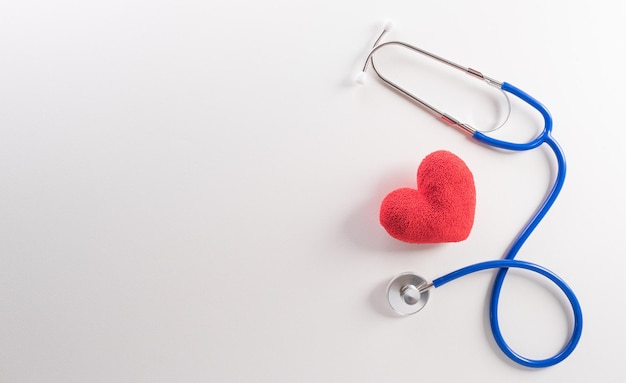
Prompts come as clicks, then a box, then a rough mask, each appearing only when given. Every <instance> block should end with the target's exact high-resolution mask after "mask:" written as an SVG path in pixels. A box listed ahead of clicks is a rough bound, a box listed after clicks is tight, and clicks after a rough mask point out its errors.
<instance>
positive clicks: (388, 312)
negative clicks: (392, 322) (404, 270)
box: [368, 280, 402, 318]
mask: <svg viewBox="0 0 626 383" xmlns="http://www.w3.org/2000/svg"><path fill="white" fill-rule="evenodd" d="M388 284H389V281H388V280H385V281H381V282H379V283H378V284H376V286H375V287H374V289H373V290H372V292H371V293H370V295H369V297H368V301H369V304H370V306H371V307H372V308H373V309H374V311H376V312H377V313H378V314H380V315H382V316H386V317H389V318H402V316H401V315H399V314H396V313H395V312H394V311H393V310H392V309H391V306H389V302H387V285H388Z"/></svg>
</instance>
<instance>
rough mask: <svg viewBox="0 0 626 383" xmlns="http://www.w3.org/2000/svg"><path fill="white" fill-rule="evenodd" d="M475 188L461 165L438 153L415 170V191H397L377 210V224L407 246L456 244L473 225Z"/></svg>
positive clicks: (451, 156)
mask: <svg viewBox="0 0 626 383" xmlns="http://www.w3.org/2000/svg"><path fill="white" fill-rule="evenodd" d="M475 210H476V188H475V186H474V177H473V175H472V172H471V171H470V170H469V168H468V167H467V165H466V164H465V162H463V160H461V159H460V158H459V157H457V156H456V155H454V154H452V153H450V152H448V151H445V150H440V151H436V152H433V153H431V154H429V155H428V156H426V158H424V160H422V163H421V164H420V166H419V168H418V169H417V189H410V188H402V189H397V190H395V191H393V192H391V193H389V194H388V195H387V197H385V199H384V200H383V202H382V204H381V207H380V223H381V224H382V225H383V227H384V228H385V230H387V232H388V233H389V234H390V235H391V236H392V237H394V238H396V239H399V240H400V241H403V242H409V243H421V244H426V243H442V242H459V241H463V240H465V239H467V237H468V236H469V234H470V231H471V230H472V226H473V225H474V213H475Z"/></svg>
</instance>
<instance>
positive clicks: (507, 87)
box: [356, 23, 583, 368]
mask: <svg viewBox="0 0 626 383" xmlns="http://www.w3.org/2000/svg"><path fill="white" fill-rule="evenodd" d="M390 27H391V24H390V23H387V24H386V25H385V27H384V29H383V32H382V33H381V34H380V36H379V37H378V38H377V39H376V42H375V43H374V45H373V48H372V49H371V50H370V52H369V54H368V55H367V58H366V60H365V64H364V65H363V69H362V71H361V72H359V75H358V76H357V79H356V81H357V82H358V83H363V81H364V79H365V73H366V71H367V69H368V65H371V67H372V69H373V70H374V72H375V73H376V75H377V76H378V77H379V78H380V79H381V80H382V81H383V82H384V83H385V84H386V85H388V86H390V87H391V88H393V89H395V90H396V91H398V92H400V94H402V95H404V96H406V97H408V98H410V99H411V100H413V101H415V102H416V103H418V104H419V105H421V106H422V107H424V108H425V109H426V110H428V111H430V112H432V113H433V114H434V115H436V116H437V117H438V118H441V119H442V120H443V121H445V122H446V123H448V124H450V125H453V126H456V127H458V128H460V129H461V130H462V131H464V132H466V133H468V134H470V135H471V136H472V138H474V139H475V140H477V141H478V142H480V143H483V144H486V145H489V146H493V147H496V148H501V149H507V150H516V151H523V150H530V149H535V148H537V147H539V146H541V145H543V144H547V145H548V146H549V147H550V148H551V149H552V151H553V152H554V155H555V157H556V160H557V174H556V179H555V181H554V185H553V186H552V189H551V190H550V192H549V193H548V195H547V196H546V198H545V199H544V201H543V202H542V203H541V205H540V207H539V209H538V210H537V211H536V213H535V214H534V215H533V216H532V218H531V219H530V220H529V221H528V223H527V224H526V226H525V227H524V228H523V229H522V231H521V232H520V234H519V235H518V236H517V238H515V240H514V241H513V244H512V245H511V247H510V248H509V250H508V251H507V253H506V255H505V256H504V258H503V259H498V260H492V261H486V262H480V263H476V264H473V265H470V266H466V267H463V268H461V269H459V270H456V271H453V272H451V273H448V274H446V275H443V276H441V277H439V278H436V279H433V280H432V281H430V282H429V281H428V280H426V279H425V278H423V277H421V276H419V275H416V274H413V273H403V274H400V275H398V276H396V277H395V278H393V279H392V280H391V282H390V283H389V285H388V286H387V299H388V301H389V304H390V305H391V307H392V309H393V310H394V311H396V312H397V313H398V314H400V315H410V314H414V313H416V312H418V311H420V310H421V309H422V308H423V307H424V306H425V305H426V303H427V302H428V299H429V296H430V291H431V289H432V288H439V287H441V286H443V285H445V284H447V283H449V282H452V281H454V280H455V279H458V278H461V277H463V276H466V275H468V274H471V273H475V272H477V271H481V270H487V269H499V271H498V273H497V275H496V278H495V280H494V282H493V286H492V289H491V298H490V303H489V320H490V323H491V331H492V333H493V337H494V339H495V341H496V343H497V344H498V346H499V347H500V349H501V350H502V352H503V353H504V354H505V355H506V356H507V357H509V358H510V359H511V360H513V361H514V362H516V363H519V364H521V365H524V366H527V367H534V368H541V367H549V366H553V365H555V364H557V363H559V362H561V361H563V360H564V359H565V358H567V357H568V356H569V355H570V354H571V353H572V351H574V349H575V348H576V345H577V344H578V341H579V340H580V336H581V333H582V325H583V318H582V310H581V307H580V303H579V302H578V299H577V298H576V295H575V294H574V291H573V290H572V289H571V288H570V287H569V286H568V285H567V283H565V281H563V279H561V278H560V277H559V276H558V275H556V274H555V273H553V272H552V271H550V270H548V269H546V268H545V267H543V266H540V265H537V264H534V263H531V262H526V261H521V260H517V259H515V256H516V255H517V253H518V252H519V250H520V248H521V247H522V245H523V244H524V242H526V240H527V239H528V237H529V236H530V234H531V233H532V232H533V230H534V229H535V228H536V227H537V225H538V224H539V222H541V220H542V219H543V217H544V216H545V215H546V213H547V212H548V210H550V207H552V204H553V203H554V201H555V200H556V198H557V196H558V195H559V192H560V191H561V188H562V187H563V182H564V180H565V157H564V155H563V151H562V150H561V148H560V147H559V145H558V144H557V142H556V141H555V140H554V138H552V135H551V132H552V117H551V116H550V112H548V110H547V109H546V108H545V107H544V106H543V105H542V104H541V103H540V102H539V101H537V100H536V99H534V98H533V97H531V96H530V95H529V94H527V93H526V92H524V91H522V90H521V89H519V88H517V87H515V86H513V85H511V84H508V83H506V82H500V81H496V80H494V79H492V78H490V77H487V76H485V75H483V74H482V73H481V72H479V71H477V70H475V69H471V68H466V67H463V66H461V65H458V64H456V63H454V62H451V61H449V60H446V59H444V58H441V57H439V56H437V55H434V54H432V53H430V52H427V51H425V50H423V49H420V48H417V47H415V46H413V45H410V44H406V43H403V42H399V41H388V42H383V43H381V42H380V41H381V39H382V38H383V36H384V35H385V33H387V32H388V31H389V29H390ZM392 45H393V46H400V47H403V48H406V49H408V50H410V51H414V52H417V53H421V54H423V55H426V56H428V57H430V58H432V59H434V60H436V61H438V62H441V63H444V64H447V65H449V66H451V67H454V68H456V69H459V70H461V71H463V72H465V73H467V74H469V75H471V76H473V77H476V78H478V79H481V80H483V81H485V82H486V83H487V84H489V85H491V86H493V87H495V88H497V89H500V90H502V92H503V93H504V95H505V96H506V93H505V92H507V93H510V94H512V95H514V96H516V97H518V98H520V99H521V100H523V101H525V102H526V103H528V104H529V105H531V106H532V107H533V108H535V109H536V110H537V111H539V113H541V115H542V116H543V118H544V127H543V131H542V132H541V133H539V135H537V136H536V137H535V138H534V139H532V140H530V141H529V142H526V143H514V142H508V141H503V140H498V139H495V138H491V137H489V136H487V135H485V134H484V133H483V132H481V131H479V130H477V129H474V128H473V127H471V126H469V125H468V124H464V123H461V122H460V121H459V120H457V119H455V118H454V117H452V116H450V115H448V114H446V113H443V112H441V111H439V110H438V109H436V108H435V107H433V106H431V105H429V104H428V103H427V102H425V101H424V100H422V99H420V98H418V97H416V96H415V95H413V94H412V93H410V92H408V91H406V90H405V89H403V88H401V87H400V86H398V85H397V84H395V83H394V82H392V81H390V80H388V79H387V78H385V77H384V76H382V75H381V73H380V72H379V70H378V69H377V68H376V65H375V64H374V54H375V53H376V52H378V51H380V50H381V49H383V48H385V47H389V46H392ZM506 98H507V103H508V106H509V114H510V109H511V104H510V101H509V100H508V96H507V97H506ZM507 120H508V115H507V118H506V119H505V120H504V122H503V123H502V124H501V125H500V126H502V125H504V124H505V123H506V121H507ZM491 130H494V129H491ZM510 268H518V269H525V270H530V271H533V272H535V273H538V274H541V275H543V276H544V277H546V278H548V279H549V280H551V281H552V282H554V284H555V285H557V286H558V288H559V289H561V291H563V293H564V294H565V296H566V297H567V299H568V300H569V302H570V304H571V307H572V310H573V313H574V327H573V330H572V334H571V336H570V338H569V340H568V342H567V343H566V345H565V346H564V347H563V349H561V351H559V352H558V353H557V354H555V355H554V356H552V357H549V358H546V359H530V358H526V357H524V356H522V355H520V354H518V353H516V352H515V351H513V350H512V349H511V347H509V345H508V344H507V342H506V341H505V340H504V337H503V336H502V332H501V331H500V324H499V319H498V304H499V300H500V293H501V291H502V285H503V283H504V279H505V277H506V275H507V271H508V269H510Z"/></svg>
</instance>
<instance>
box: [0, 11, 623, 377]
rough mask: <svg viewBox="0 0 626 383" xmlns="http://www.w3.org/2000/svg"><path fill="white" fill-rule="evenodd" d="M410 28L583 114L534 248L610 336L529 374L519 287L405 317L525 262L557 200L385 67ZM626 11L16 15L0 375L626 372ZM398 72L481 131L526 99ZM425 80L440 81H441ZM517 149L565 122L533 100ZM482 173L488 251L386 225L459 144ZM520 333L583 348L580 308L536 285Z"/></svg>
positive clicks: (2, 185)
mask: <svg viewBox="0 0 626 383" xmlns="http://www.w3.org/2000/svg"><path fill="white" fill-rule="evenodd" d="M387 17H389V18H392V19H394V21H395V22H396V28H395V29H394V31H393V32H392V33H391V34H390V36H389V38H391V39H399V40H403V41H406V42H410V43H413V44H416V45H418V46H421V47H423V48H425V49H428V50H431V51H433V52H434V53H437V54H439V55H442V56H443V57H446V58H449V59H451V60H454V61H457V62H459V63H461V64H463V65H467V66H471V67H473V68H476V69H478V70H481V71H482V72H484V73H485V74H487V75H489V76H491V77H494V78H496V79H499V80H502V81H508V82H510V83H512V84H514V85H517V86H519V87H520V88H522V89H524V90H525V91H527V92H528V93H530V94H532V95H534V96H535V97H537V98H538V99H539V100H541V101H542V102H543V103H544V104H545V105H546V106H547V107H548V108H549V109H550V110H551V112H552V114H553V116H554V120H555V126H554V136H555V138H556V139H557V140H558V141H559V142H560V143H561V145H562V146H563V148H564V150H565V152H566V156H567V159H568V165H569V167H568V176H567V180H566V184H565V187H564V189H563V193H562V194H561V196H560V198H559V199H558V200H557V202H556V204H555V206H554V208H553V210H552V211H551V212H550V213H549V214H548V216H547V217H546V219H545V220H544V222H542V223H541V225H540V226H539V228H538V229H537V231H536V232H535V233H534V234H533V236H531V238H530V240H529V241H528V243H527V244H526V245H525V247H524V248H523V249H522V251H521V252H520V254H519V258H520V259H526V260H530V261H534V262H538V263H540V264H542V265H544V266H546V267H548V268H550V269H552V270H553V271H555V272H556V273H558V274H559V275H561V276H562V277H563V278H564V279H565V280H566V281H567V282H568V283H569V284H570V285H571V286H572V288H574V290H575V291H576V292H577V294H578V296H579V299H580V301H581V303H582V305H583V310H584V315H585V324H584V331H583V337H582V339H581V342H580V344H579V346H578V348H577V349H576V351H575V352H574V353H573V354H572V355H571V357H570V358H568V359H567V360H566V361H564V362H563V363H562V364H559V365H557V366H555V367H552V368H549V369H544V370H529V369H526V368H522V367H518V366H517V365H514V364H512V363H511V362H509V361H508V360H507V359H506V358H504V357H503V356H502V354H501V353H500V351H499V350H498V348H497V346H495V344H494V342H493V340H492V337H491V333H490V331H489V325H488V321H487V299H488V291H489V287H490V283H491V280H492V277H493V273H490V272H485V273H480V274H475V275H472V276H468V277H467V278H464V279H461V280H459V281H457V282H455V283H452V284H450V285H446V286H444V287H442V288H440V289H437V290H435V291H433V293H432V294H431V302H430V303H429V305H428V306H427V307H426V308H425V309H424V311H422V312H420V313H419V314H417V315H416V316H413V317H409V318H397V317H395V316H393V315H392V313H391V311H390V310H389V309H388V307H387V305H386V302H385V296H384V288H385V285H386V283H387V282H388V280H389V279H390V278H391V277H392V276H394V275H395V274H397V273H400V272H404V271H408V270H414V271H418V272H419V273H420V274H422V275H424V276H426V277H427V278H435V277H438V276H440V275H443V274H445V273H447V272H449V271H452V270H454V269H456V268H458V267H461V266H464V265H466V264H469V263H473V262H477V261H481V260H487V259H495V258H499V257H501V256H502V255H503V253H504V251H505V250H506V248H507V247H508V246H509V244H510V243H511V241H512V239H513V238H514V237H515V235H516V233H518V231H519V230H520V228H521V227H522V226H523V225H524V223H525V222H526V220H527V219H528V217H529V216H530V214H531V213H532V212H533V211H534V210H535V208H536V207H537V206H538V204H539V202H540V201H541V199H542V198H543V197H544V196H545V194H546V192H547V190H548V189H549V187H550V185H551V180H552V177H553V176H554V170H555V164H554V161H553V156H552V154H551V153H550V152H549V150H547V149H546V148H545V147H544V148H542V149H538V150H535V151H532V152H524V153H508V152H503V151H498V150H493V149H489V148H486V147H484V146H481V145H479V144H477V143H476V142H474V141H473V140H472V139H471V138H469V137H468V136H466V135H464V134H462V133H460V132H458V131H457V130H455V129H453V128H450V127H448V126H446V125H445V124H443V123H441V122H440V121H437V120H436V119H434V118H433V117H432V116H431V115H429V114H428V113H426V112H424V111H423V110H421V109H419V108H417V107H416V106H414V105H413V104H411V103H410V102H407V101H406V100H405V99H403V98H401V97H399V96H398V95H397V94H395V93H394V92H391V91H390V90H389V89H388V88H385V87H384V86H383V85H382V84H381V83H380V82H378V81H376V80H375V78H373V77H370V78H369V79H368V83H367V84H366V85H365V86H363V87H357V86H353V85H352V83H351V78H352V77H353V75H354V73H355V71H356V70H357V69H358V67H359V66H360V65H361V64H362V62H363V59H364V57H365V54H366V52H367V50H368V46H369V45H370V44H372V42H373V40H374V38H375V37H376V35H377V33H378V32H379V27H380V25H381V22H382V20H384V19H385V18H387ZM625 17H626V11H625V8H624V5H623V4H622V2H621V1H618V0H615V1H607V0H604V1H593V2H589V1H553V2H549V1H545V0H527V1H518V2H503V1H496V0H482V1H480V0H479V1H447V2H445V1H438V2H435V1H428V2H420V1H397V0H389V1H370V0H361V1H344V2H339V1H334V0H333V1H330V0H316V1H312V0H305V1H287V0H268V1H232V2H226V1H223V2H217V1H208V2H207V1H204V2H203V1H173V0H157V1H145V0H123V1H122V0H107V1H70V0H67V1H43V0H42V1H33V0H20V1H9V0H1V2H0V133H1V135H0V381H2V382H415V381H433V380H438V381H445V382H448V381H449V382H457V381H468V382H478V381H481V382H502V381H507V382H527V381H533V382H555V381H566V380H567V381H576V382H582V381H590V380H593V381H623V380H624V378H625V377H626V371H625V367H624V363H623V359H624V356H626V355H625V352H624V348H623V345H624V342H626V333H625V332H624V330H623V329H624V323H626V314H625V310H624V304H623V298H624V293H625V289H624V287H623V282H622V278H623V277H622V276H623V270H624V267H625V266H626V264H625V261H624V256H625V254H624V251H623V250H622V245H623V236H624V233H623V230H624V216H626V202H625V199H624V176H625V170H624V163H625V160H626V158H625V154H624V153H625V151H624V149H623V147H624V142H625V139H626V133H625V128H624V123H623V121H622V120H623V116H622V115H623V112H624V107H623V105H624V102H623V100H624V96H623V94H624V88H625V86H626V81H625V77H624V70H623V67H624V60H623V48H624V43H623V37H624V36H625V35H626V27H625V26H624V23H623V20H624V18H625ZM379 61H380V66H381V70H385V71H386V73H388V74H389V76H390V77H391V76H393V77H394V79H397V80H398V81H399V82H402V83H403V84H406V85H407V86H409V87H411V89H413V90H415V91H416V92H417V93H419V94H420V95H422V96H423V97H424V98H426V99H428V100H429V101H432V102H433V103H435V102H436V104H437V105H438V106H439V105H440V106H441V108H442V109H444V110H446V111H448V112H450V113H451V114H453V115H455V116H456V117H458V118H460V119H462V120H463V121H465V122H468V123H470V124H475V125H476V126H489V125H490V124H494V123H495V121H496V120H497V119H498V118H500V117H502V115H503V109H502V103H501V99H500V98H499V97H500V96H499V95H498V93H497V92H496V93H494V91H493V90H491V89H489V88H488V87H486V86H484V85H483V84H481V83H480V82H478V81H475V80H473V79H472V78H470V77H469V76H464V75H462V74H457V73H454V72H452V71H450V70H448V69H446V68H441V67H437V66H434V67H433V66H432V65H431V63H429V62H427V61H424V60H423V59H421V58H419V57H415V56H412V55H406V54H403V53H402V52H400V51H397V50H391V49H390V50H389V51H387V52H386V53H384V54H383V53H381V56H380V58H379ZM420 76H421V77H420ZM513 106H514V112H513V115H512V117H511V122H510V124H509V125H507V127H506V128H505V129H502V130H501V131H498V132H497V133H496V134H495V135H496V136H498V137H502V138H507V139H515V140H520V141H521V140H524V139H528V138H530V137H532V135H533V134H535V133H536V132H538V130H539V129H540V128H541V120H540V119H539V118H538V116H537V115H536V113H535V112H533V111H532V110H529V109H528V108H527V107H525V106H523V105H520V104H519V103H514V105H513ZM439 149H446V150H450V151H452V152H454V153H455V154H457V155H458V156H460V157H461V158H462V159H463V160H464V161H465V162H466V163H467V165H468V166H469V168H470V169H471V170H472V172H473V174H474V178H475V181H476V188H477V209H476V220H475V223H474V227H473V230H472V233H471V235H470V237H469V239H467V240H466V241H463V242H460V243H455V244H442V245H432V246H415V245H407V244H403V243H399V242H397V241H395V240H393V239H392V238H390V237H389V236H388V235H387V234H386V233H385V231H384V229H382V227H380V225H379V223H378V206H379V204H380V201H381V200H382V198H383V197H384V196H385V195H386V194H387V193H388V192H390V191H391V190H393V189H395V188H399V187H415V171H416V169H417V166H418V165H419V163H420V161H421V159H422V158H423V157H425V156H426V155H427V154H429V153H431V152H432V151H435V150H439ZM500 315H501V319H502V329H503V331H504V333H505V336H506V338H507V340H508V341H509V342H510V344H511V346H512V347H513V348H514V349H515V350H517V351H518V352H520V353H522V354H523V355H526V356H528V357H537V358H539V357H547V356H550V355H552V354H554V353H555V352H557V351H558V350H559V349H560V347H562V346H563V344H564V342H565V341H566V339H567V337H568V334H569V331H570V330H571V314H570V308H569V307H568V306H567V304H566V303H564V299H563V297H562V296H561V293H560V292H558V291H555V289H554V288H553V287H552V286H551V285H550V284H549V283H547V282H545V281H544V280H541V279H538V278H536V277H535V276H533V275H528V274H527V273H523V272H511V273H510V275H509V278H508V279H507V282H506V284H505V289H504V291H503V295H502V303H501V312H500Z"/></svg>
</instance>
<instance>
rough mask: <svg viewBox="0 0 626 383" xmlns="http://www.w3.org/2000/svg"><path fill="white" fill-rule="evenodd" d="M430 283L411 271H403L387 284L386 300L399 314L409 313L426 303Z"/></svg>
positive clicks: (413, 312)
mask: <svg viewBox="0 0 626 383" xmlns="http://www.w3.org/2000/svg"><path fill="white" fill-rule="evenodd" d="M431 287H432V283H430V282H428V281H427V280H426V279H424V278H422V277H420V276H419V275H415V274H413V273H403V274H400V275H398V276H396V277H395V278H393V279H392V280H391V282H389V285H387V300H388V301H389V305H391V308H392V309H393V311H395V312H397V313H398V314H400V315H411V314H415V313H416V312H418V311H420V310H421V309H423V308H424V306H426V303H428V298H429V296H430V288H431Z"/></svg>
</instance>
